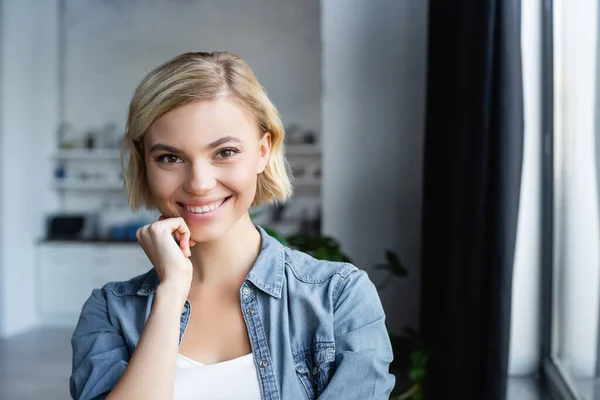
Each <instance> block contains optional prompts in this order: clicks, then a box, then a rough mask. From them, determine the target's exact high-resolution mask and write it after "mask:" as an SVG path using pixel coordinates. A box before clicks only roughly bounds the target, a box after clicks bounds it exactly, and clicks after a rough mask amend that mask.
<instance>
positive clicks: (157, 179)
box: [146, 166, 180, 203]
mask: <svg viewBox="0 0 600 400" xmlns="http://www.w3.org/2000/svg"><path fill="white" fill-rule="evenodd" d="M146 171H147V175H148V187H149V188H150V192H151V193H152V196H153V197H154V200H155V201H156V202H157V203H159V202H161V201H164V200H168V199H169V198H170V197H171V195H172V194H173V192H174V191H175V190H177V188H178V187H179V186H180V182H179V181H180V179H179V176H178V175H177V174H176V173H175V172H174V171H164V170H161V169H158V168H156V167H153V166H150V168H147V169H146Z"/></svg>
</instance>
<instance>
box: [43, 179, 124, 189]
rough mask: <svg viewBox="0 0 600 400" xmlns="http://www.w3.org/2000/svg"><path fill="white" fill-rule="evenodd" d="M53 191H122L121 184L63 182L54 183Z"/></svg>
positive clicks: (117, 182) (116, 182)
mask: <svg viewBox="0 0 600 400" xmlns="http://www.w3.org/2000/svg"><path fill="white" fill-rule="evenodd" d="M53 187H54V189H63V190H124V186H123V182H119V181H115V182H94V181H88V182H86V181H64V182H61V181H59V182H54V184H53Z"/></svg>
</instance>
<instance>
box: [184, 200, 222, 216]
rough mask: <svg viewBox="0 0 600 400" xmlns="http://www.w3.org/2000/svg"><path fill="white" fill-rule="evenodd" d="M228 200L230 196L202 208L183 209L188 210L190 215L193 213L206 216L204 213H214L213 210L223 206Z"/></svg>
mask: <svg viewBox="0 0 600 400" xmlns="http://www.w3.org/2000/svg"><path fill="white" fill-rule="evenodd" d="M230 198H231V196H228V197H225V198H224V199H221V200H219V201H215V202H214V203H211V204H207V205H205V206H202V207H188V206H186V207H185V209H186V210H188V211H189V212H191V213H194V214H206V213H209V212H211V211H214V210H216V209H218V208H219V207H221V206H222V205H223V204H225V203H226V202H227V200H229V199H230Z"/></svg>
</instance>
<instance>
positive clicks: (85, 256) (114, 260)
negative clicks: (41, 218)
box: [37, 241, 152, 325]
mask: <svg viewBox="0 0 600 400" xmlns="http://www.w3.org/2000/svg"><path fill="white" fill-rule="evenodd" d="M38 255H39V262H38V266H39V271H38V272H39V273H38V275H37V280H38V291H37V293H38V312H39V316H40V319H41V321H42V322H43V323H46V324H61V325H62V324H68V325H74V324H76V323H77V318H78V316H79V313H80V312H81V308H82V307H83V304H84V303H85V301H86V300H87V298H88V297H89V296H90V294H91V293H92V290H93V289H94V288H100V287H102V286H103V285H104V284H105V283H107V282H111V281H125V280H129V279H131V278H133V277H135V276H138V275H141V274H144V273H146V272H148V270H150V269H151V268H152V264H151V263H150V260H148V258H147V257H146V255H145V254H144V251H143V250H142V249H141V247H140V246H138V245H137V244H136V243H78V242H54V241H46V242H42V243H41V244H40V246H39V252H38Z"/></svg>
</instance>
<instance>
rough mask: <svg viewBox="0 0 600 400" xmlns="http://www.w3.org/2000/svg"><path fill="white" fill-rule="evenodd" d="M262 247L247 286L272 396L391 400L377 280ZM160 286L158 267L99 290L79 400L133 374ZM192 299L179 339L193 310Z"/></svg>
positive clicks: (90, 309)
mask: <svg viewBox="0 0 600 400" xmlns="http://www.w3.org/2000/svg"><path fill="white" fill-rule="evenodd" d="M257 229H258V230H259V232H260V234H261V237H262V244H261V250H260V253H259V256H258V258H257V259H256V262H255V263H254V266H253V267H252V269H251V271H250V273H249V274H248V276H247V278H246V280H245V281H244V283H243V285H242V287H241V288H240V291H239V295H240V303H241V308H242V314H243V316H244V320H245V322H246V327H247V329H248V336H249V338H250V344H251V346H252V352H253V353H254V359H255V366H256V371H257V376H258V381H259V385H260V390H261V395H262V399H265V400H267V399H268V400H279V399H283V400H293V399H311V400H312V399H316V398H319V399H360V400H368V399H388V398H389V395H390V392H391V390H392V389H393V387H394V381H395V380H394V376H393V375H391V374H390V373H389V371H388V370H389V364H390V362H391V361H392V358H393V356H392V348H391V345H390V340H389V336H388V333H387V330H386V327H385V315H384V312H383V309H382V307H381V302H380V300H379V296H378V294H377V291H376V289H375V287H374V285H373V284H372V283H371V281H370V280H369V278H368V277H367V274H366V273H365V272H364V271H362V270H359V269H358V268H356V267H354V266H353V265H351V264H348V263H341V262H329V261H320V260H317V259H315V258H313V257H311V256H309V255H307V254H305V253H302V252H300V251H296V250H292V249H290V248H288V247H285V246H283V245H282V244H280V243H279V242H278V241H277V240H275V239H274V238H272V237H271V236H269V235H268V234H267V233H266V232H265V231H264V230H263V229H262V228H261V227H258V226H257ZM158 284H159V280H158V276H157V274H156V271H155V270H154V269H151V270H150V271H149V272H148V273H146V274H144V275H141V276H138V277H136V278H133V279H131V280H130V281H127V282H111V283H108V284H106V285H104V286H103V287H102V288H101V289H94V290H93V292H92V294H91V296H90V298H89V299H88V300H87V301H86V303H85V305H84V306H83V310H82V312H81V315H80V317H79V322H78V324H77V327H76V328H75V332H74V333H73V338H72V340H71V344H72V346H73V371H72V375H71V378H70V391H71V396H72V397H73V398H74V399H81V400H84V399H85V400H88V399H103V398H105V397H106V396H107V395H108V393H109V392H110V391H111V390H112V388H113V387H114V386H115V385H116V383H117V381H118V380H119V378H120V377H121V375H122V374H123V372H124V371H125V369H126V368H127V364H128V361H129V359H130V357H131V355H132V354H133V352H134V350H135V348H136V345H137V343H138V341H139V339H140V336H141V334H142V331H143V329H144V325H145V323H146V321H147V319H148V316H149V314H150V310H151V307H152V302H153V300H154V296H155V293H156V288H157V286H158ZM191 311H192V310H191V304H190V303H189V301H186V303H185V306H184V309H183V311H182V314H181V320H180V335H179V343H180V344H181V339H182V337H183V335H184V334H185V330H186V327H187V323H188V320H189V318H190V313H191Z"/></svg>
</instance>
